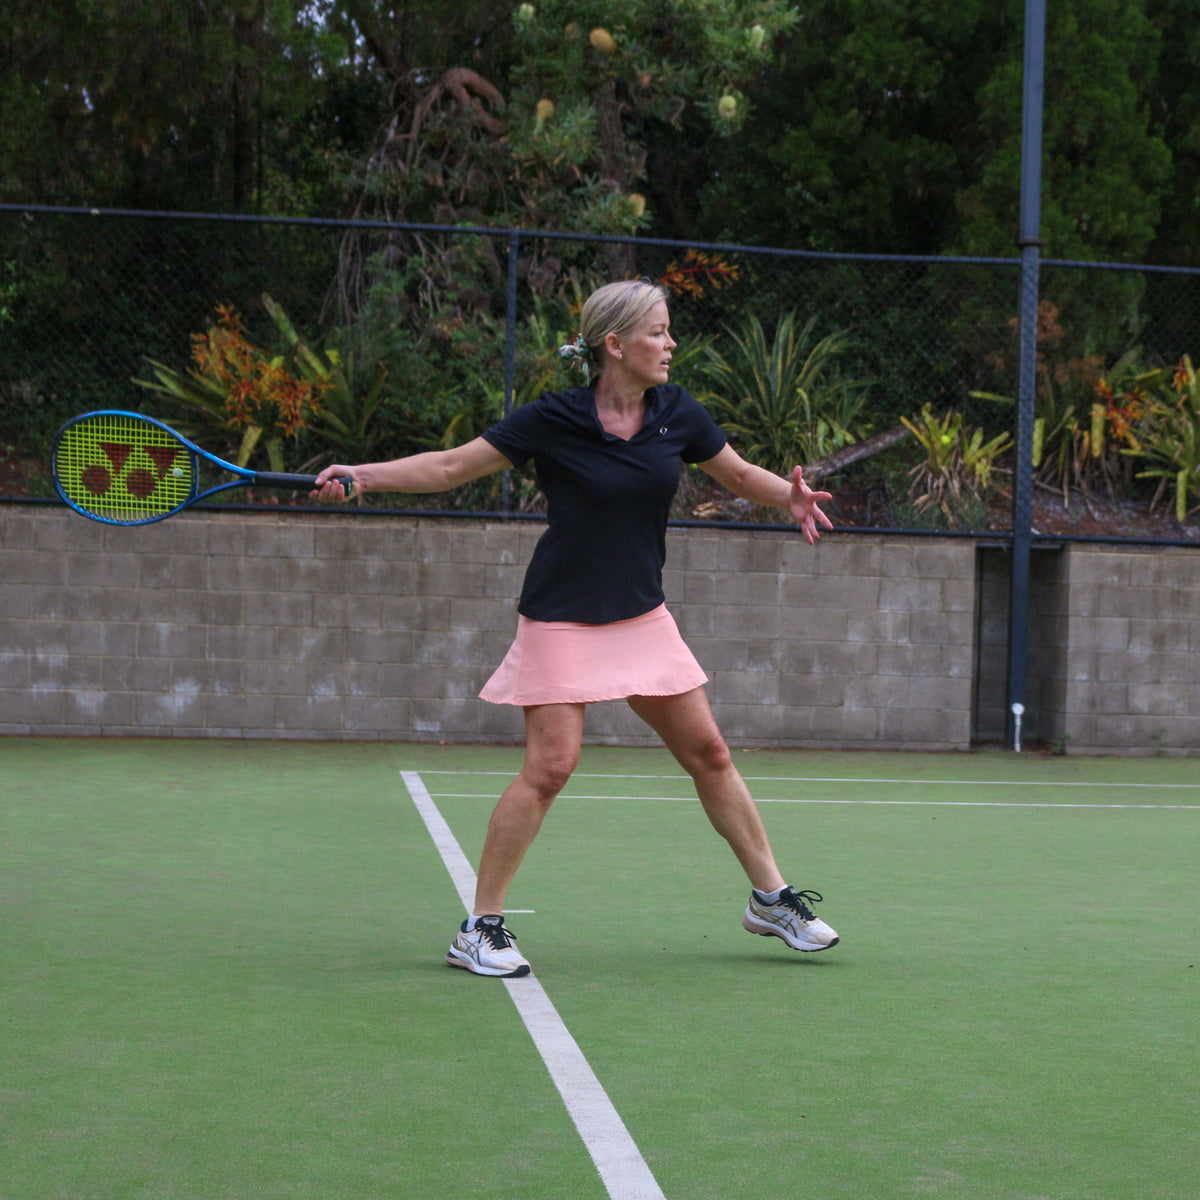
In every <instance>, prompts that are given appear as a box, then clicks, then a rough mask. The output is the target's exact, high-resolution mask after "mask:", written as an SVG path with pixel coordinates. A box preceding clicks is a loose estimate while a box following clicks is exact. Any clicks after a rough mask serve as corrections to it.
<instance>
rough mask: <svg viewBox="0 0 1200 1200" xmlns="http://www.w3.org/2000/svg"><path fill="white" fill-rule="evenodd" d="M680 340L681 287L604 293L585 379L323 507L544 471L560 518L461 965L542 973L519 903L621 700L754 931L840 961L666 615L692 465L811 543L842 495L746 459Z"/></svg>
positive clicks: (503, 669)
mask: <svg viewBox="0 0 1200 1200" xmlns="http://www.w3.org/2000/svg"><path fill="white" fill-rule="evenodd" d="M675 344H676V343H675V341H674V340H673V339H672V337H671V332H670V316H669V313H668V311H667V301H666V293H665V292H664V291H663V290H662V289H661V288H659V287H657V286H656V285H654V284H651V283H646V282H643V281H637V280H631V281H623V282H619V283H610V284H607V285H606V286H604V287H602V288H600V289H599V290H598V291H596V292H594V293H593V294H592V295H591V296H590V297H589V298H588V300H587V301H586V302H585V304H584V306H583V309H582V311H581V313H580V334H579V337H578V338H577V340H576V341H575V342H574V343H573V344H572V345H570V346H564V347H563V350H562V353H563V355H564V357H572V358H574V359H576V361H577V362H578V363H579V364H580V365H581V366H582V367H583V368H584V374H585V380H586V381H587V382H586V385H585V386H583V387H574V388H571V389H569V390H568V391H566V392H563V393H547V394H545V395H543V396H541V397H540V398H539V399H538V400H536V401H534V402H532V403H530V404H526V405H524V406H522V407H521V408H519V409H517V410H516V411H515V412H513V413H512V414H510V415H509V416H507V417H505V418H504V420H502V421H500V422H499V423H498V424H497V425H495V426H493V427H492V428H491V429H489V430H488V431H487V432H486V433H485V434H483V436H482V437H478V438H476V439H475V440H474V441H471V442H468V443H466V444H465V445H463V446H458V447H456V448H454V449H452V450H441V451H434V452H430V453H425V454H416V455H412V456H411V457H408V458H401V459H396V460H395V461H393V462H386V463H371V464H366V465H360V466H345V465H342V464H340V463H339V464H334V465H332V466H329V467H326V468H325V470H324V471H322V472H321V473H320V475H318V476H317V482H316V490H315V491H314V492H313V495H314V496H316V497H318V498H320V499H321V500H327V501H330V500H338V499H342V498H343V490H342V488H341V486H340V485H339V484H337V483H336V482H333V480H334V477H335V476H345V475H349V476H351V478H352V479H353V490H355V491H357V492H359V493H363V492H372V491H387V492H441V491H448V490H449V489H451V488H454V487H457V486H458V485H460V484H463V483H467V482H469V481H470V480H472V479H478V478H480V477H481V476H484V475H488V474H491V473H493V472H496V471H503V470H505V469H506V468H508V467H520V466H522V465H523V464H524V463H525V462H527V461H529V460H532V461H533V463H534V465H535V467H536V470H537V476H538V482H539V485H540V486H541V488H542V491H543V492H544V493H545V495H546V498H547V501H548V508H549V523H548V527H547V529H546V532H545V533H544V534H543V535H542V537H541V539H540V540H539V542H538V544H537V547H536V548H535V550H534V553H533V557H532V560H531V562H530V564H529V568H528V570H527V572H526V576H525V582H524V586H523V589H522V592H521V600H520V604H519V606H518V613H519V617H518V627H517V635H516V639H515V641H514V642H513V645H512V648H511V649H510V650H509V653H508V655H507V656H506V658H505V660H504V662H503V663H501V665H500V667H499V668H498V669H497V670H496V672H495V674H494V675H493V676H492V677H491V679H490V680H488V682H487V684H486V685H485V687H484V689H483V691H482V692H481V693H480V695H481V696H482V697H483V699H485V700H488V701H491V702H492V703H496V704H518V705H521V706H522V707H523V709H524V711H525V729H526V747H525V760H524V764H523V766H522V768H521V771H520V774H519V775H517V777H516V778H515V779H514V780H513V781H512V783H511V784H509V786H508V788H507V789H506V790H505V791H504V794H503V795H502V796H501V797H500V800H499V802H498V803H497V805H496V807H495V810H494V811H493V813H492V817H491V820H490V822H489V824H488V829H487V837H486V839H485V841H484V846H483V852H482V855H481V857H480V862H479V875H478V881H477V887H476V893H475V904H474V907H473V911H472V915H471V916H470V917H468V918H467V920H465V921H464V922H463V924H462V927H461V928H460V930H459V932H458V935H457V937H456V938H455V940H454V943H453V944H452V945H451V947H450V950H449V953H448V954H447V957H446V961H447V963H449V964H450V965H451V966H455V967H462V968H464V969H466V970H468V971H473V972H474V973H475V974H477V975H491V976H502V977H513V976H520V975H527V974H528V973H529V964H528V962H527V961H526V960H525V959H524V958H523V957H521V955H520V953H519V952H518V951H517V949H516V947H515V945H514V941H515V935H514V934H513V933H512V932H511V931H510V930H509V929H508V928H507V927H506V926H505V924H504V917H503V913H504V897H505V894H506V892H507V890H508V886H509V884H510V883H511V882H512V879H513V876H514V875H515V874H516V871H517V868H518V867H519V866H520V864H521V860H522V858H523V857H524V855H525V852H526V850H528V848H529V846H530V844H531V843H532V842H533V839H534V837H535V836H536V834H537V832H538V829H539V828H540V827H541V824H542V820H543V818H544V817H545V816H546V813H547V812H548V811H549V808H550V805H551V804H552V803H553V802H554V800H555V798H556V797H557V796H558V794H559V792H560V791H561V790H562V788H563V787H564V786H565V784H566V782H567V780H568V779H569V778H570V776H571V773H572V772H573V771H574V769H575V766H576V763H577V762H578V760H579V751H580V746H581V744H582V740H583V721H584V712H585V709H586V706H587V705H588V704H590V703H593V702H596V701H600V700H612V699H624V700H626V701H627V703H628V704H629V706H630V707H631V708H632V709H633V711H634V712H635V713H637V715H638V716H639V717H641V718H642V720H643V721H645V722H646V723H647V724H648V725H649V726H650V727H651V728H652V729H653V730H654V731H655V732H656V733H657V734H658V735H659V736H660V737H661V738H662V740H663V742H664V743H665V744H666V746H667V747H668V749H669V750H670V751H671V753H672V754H673V755H674V756H675V758H676V759H677V760H678V762H679V763H680V765H681V766H682V767H683V768H684V769H685V770H686V771H687V772H688V774H689V775H690V776H691V777H692V780H693V782H694V783H695V787H696V792H697V794H698V795H699V797H700V801H701V803H702V805H703V806H704V811H705V813H706V814H707V816H708V819H709V820H710V821H711V822H712V825H713V827H714V828H715V829H716V831H717V832H718V833H719V834H721V836H722V837H724V838H725V839H726V841H728V842H729V845H730V847H731V848H732V850H733V852H734V854H735V856H736V857H737V859H738V862H739V863H740V864H741V866H742V868H743V870H744V871H745V872H746V875H747V876H748V878H749V880H750V884H751V887H752V891H751V895H750V901H749V904H748V905H747V908H746V911H745V914H744V916H743V919H742V924H743V926H744V927H745V928H746V929H747V930H749V931H750V932H751V933H759V934H762V935H764V936H774V937H779V938H782V939H783V940H784V941H785V942H786V943H787V944H788V945H789V946H791V947H792V948H793V949H796V950H803V951H813V950H825V949H828V948H829V947H830V946H833V945H835V944H836V943H837V940H838V938H837V934H836V933H834V931H833V930H832V929H831V928H830V927H829V926H828V925H826V924H825V922H823V921H821V920H819V919H818V918H817V917H816V916H815V915H814V913H813V912H812V909H811V908H810V907H809V904H810V903H813V902H816V901H819V900H820V899H821V897H820V895H819V894H817V893H815V892H804V891H795V890H793V889H792V888H790V887H788V886H787V884H786V883H785V881H784V878H783V876H782V875H781V874H780V873H779V868H778V866H777V865H776V863H775V859H774V856H773V855H772V852H771V847H770V844H769V843H768V841H767V836H766V832H765V831H764V829H763V825H762V821H761V819H760V818H759V814H758V810H757V808H756V807H755V804H754V800H753V799H752V797H751V795H750V792H749V790H748V788H747V787H746V784H745V782H744V781H743V780H742V777H741V775H740V774H739V773H738V771H737V768H736V767H735V766H734V764H733V760H732V758H731V756H730V753H729V750H728V748H727V747H726V745H725V741H724V739H723V737H722V736H721V732H720V730H719V729H718V728H717V725H716V721H715V720H714V719H713V715H712V712H711V710H710V708H709V704H708V698H707V696H706V695H705V692H704V688H703V684H704V683H706V682H707V677H706V676H705V674H704V672H703V670H702V669H701V668H700V666H699V664H698V663H697V662H696V660H695V658H694V657H693V656H692V654H691V652H690V651H689V650H688V648H687V646H686V645H685V644H684V642H683V639H682V638H681V637H680V635H679V632H678V630H677V629H676V627H675V622H674V620H673V619H672V618H671V616H670V614H669V613H668V612H667V610H666V607H665V605H664V598H663V591H662V567H663V562H664V560H665V557H666V528H667V517H668V512H669V510H670V506H671V501H672V498H673V497H674V494H675V490H676V488H677V487H678V484H679V470H680V463H681V462H687V463H695V464H696V465H698V466H699V467H700V468H701V470H703V471H705V472H707V473H708V474H709V475H710V476H712V478H713V479H715V480H716V481H717V482H718V483H720V484H722V485H723V486H724V487H726V488H727V489H728V490H729V491H731V492H733V493H735V494H736V495H738V496H741V497H743V498H745V499H747V500H750V501H752V502H753V503H755V504H763V505H770V506H772V507H775V508H780V509H783V510H785V511H788V512H790V513H791V514H792V516H793V517H794V518H795V519H796V521H797V522H798V524H799V526H800V530H801V532H802V533H803V534H804V536H805V539H806V540H807V541H808V543H809V545H812V544H813V542H815V541H816V539H817V538H818V537H819V536H820V534H819V532H818V530H817V524H818V522H819V523H820V524H821V525H823V526H824V527H825V528H826V529H831V528H832V527H833V526H832V524H831V523H830V521H829V519H828V518H827V517H826V516H825V514H824V513H823V512H822V511H821V508H820V504H821V502H823V501H825V500H828V499H830V498H831V497H830V494H829V493H828V492H814V491H812V490H811V489H810V488H809V487H808V485H807V484H805V482H804V479H803V476H802V473H801V469H800V467H796V469H795V470H794V471H793V473H792V478H791V479H790V480H787V479H782V478H780V477H779V476H777V475H774V474H772V473H771V472H769V471H765V470H763V469H762V468H760V467H756V466H752V465H751V464H749V463H747V462H745V461H744V460H743V459H742V458H741V457H740V456H739V455H738V454H737V453H736V451H734V450H733V448H732V447H731V446H730V445H729V444H728V442H727V441H726V438H725V435H724V434H723V433H722V432H721V430H720V429H719V428H718V427H717V425H716V424H715V423H714V422H713V420H712V418H711V417H710V416H709V415H708V414H707V413H706V412H705V410H704V409H703V408H702V407H701V406H700V405H699V404H698V403H697V402H696V401H695V400H694V399H693V398H692V397H691V396H689V395H688V394H687V392H685V391H684V390H683V389H682V388H680V387H677V386H675V385H672V384H669V383H668V382H667V377H668V375H669V373H670V365H671V351H672V350H673V349H674V348H675Z"/></svg>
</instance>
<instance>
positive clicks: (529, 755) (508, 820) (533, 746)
mask: <svg viewBox="0 0 1200 1200" xmlns="http://www.w3.org/2000/svg"><path fill="white" fill-rule="evenodd" d="M584 711H585V710H584V705H582V704H539V705H535V706H532V707H529V708H526V709H525V763H524V765H523V766H522V768H521V773H520V774H519V775H518V776H517V777H516V779H514V780H513V781H512V783H510V784H509V785H508V787H507V788H505V790H504V794H503V795H502V796H501V797H500V799H499V801H498V802H497V804H496V807H495V809H493V810H492V818H491V820H490V821H489V822H488V829H487V837H486V838H485V839H484V843H483V853H482V854H481V855H480V859H479V877H478V881H477V883H476V885H475V907H474V909H473V910H472V911H473V913H474V914H475V915H476V916H487V915H492V914H494V915H497V916H499V915H500V914H502V913H503V912H504V897H505V894H506V893H507V891H508V885H509V884H510V883H511V882H512V880H513V876H514V875H516V873H517V868H518V867H519V866H520V865H521V860H522V859H523V858H524V857H525V851H526V850H528V849H529V847H530V845H531V844H532V843H533V839H534V838H535V837H536V836H537V832H538V830H539V829H540V828H541V827H542V821H543V819H544V818H545V816H546V813H547V812H549V811H550V805H551V804H553V803H554V800H555V798H556V797H557V796H558V793H559V792H560V791H562V789H563V787H564V786H565V785H566V782H567V780H568V779H570V778H571V772H572V771H574V770H575V764H576V763H578V762H579V747H580V745H581V744H582V742H583V714H584Z"/></svg>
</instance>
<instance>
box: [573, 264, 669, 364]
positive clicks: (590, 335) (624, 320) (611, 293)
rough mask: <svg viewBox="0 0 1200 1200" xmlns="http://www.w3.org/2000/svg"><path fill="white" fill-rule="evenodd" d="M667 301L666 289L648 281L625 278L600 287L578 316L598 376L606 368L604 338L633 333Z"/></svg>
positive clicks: (587, 300) (580, 333) (589, 298)
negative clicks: (660, 304)
mask: <svg viewBox="0 0 1200 1200" xmlns="http://www.w3.org/2000/svg"><path fill="white" fill-rule="evenodd" d="M660 301H661V302H662V303H663V304H665V303H666V302H667V290H666V288H664V287H661V286H659V285H658V284H657V283H651V282H650V281H649V280H648V279H622V280H619V281H618V282H616V283H606V284H605V285H604V286H603V287H601V288H597V289H596V290H595V291H594V292H593V293H592V294H591V295H590V296H589V297H588V298H587V299H586V300H585V301H584V302H583V308H582V309H581V310H580V313H579V336H580V337H581V338H582V339H583V341H584V342H585V343H586V344H587V348H588V358H589V359H590V360H591V361H592V362H593V363H595V364H596V367H595V373H596V374H597V375H598V374H599V373H600V371H601V370H602V369H603V367H604V339H605V338H606V337H608V335H609V334H610V333H615V334H616V335H617V336H618V337H626V336H628V335H629V334H631V333H632V332H633V331H634V330H635V329H636V328H637V327H638V326H639V325H640V324H641V323H642V319H643V318H644V317H645V315H646V314H647V313H648V312H649V311H650V310H651V309H652V308H653V307H654V306H655V305H656V304H658V303H659V302H660Z"/></svg>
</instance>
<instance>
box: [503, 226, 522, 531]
mask: <svg viewBox="0 0 1200 1200" xmlns="http://www.w3.org/2000/svg"><path fill="white" fill-rule="evenodd" d="M520 244H521V242H520V234H519V233H517V231H516V230H515V229H514V230H510V231H509V235H508V287H507V297H506V299H507V304H506V308H505V322H504V415H505V416H506V417H507V416H508V414H509V413H510V412H512V405H513V385H514V383H515V381H516V371H517V251H518V249H519V247H520ZM511 477H512V472H511V471H505V472H504V478H503V482H502V483H501V506H502V508H503V510H504V512H506V513H508V512H512V478H511Z"/></svg>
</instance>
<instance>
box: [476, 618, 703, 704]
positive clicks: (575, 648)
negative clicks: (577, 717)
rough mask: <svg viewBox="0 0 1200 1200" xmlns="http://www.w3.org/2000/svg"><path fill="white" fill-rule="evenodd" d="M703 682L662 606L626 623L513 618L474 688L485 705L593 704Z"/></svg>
mask: <svg viewBox="0 0 1200 1200" xmlns="http://www.w3.org/2000/svg"><path fill="white" fill-rule="evenodd" d="M707 682H708V676H707V675H705V674H704V671H703V669H702V668H701V666H700V664H699V663H698V662H697V661H696V659H695V657H694V656H693V654H692V652H691V651H690V650H689V649H688V648H687V644H686V643H685V642H684V640H683V638H682V637H681V636H680V633H679V629H678V628H677V627H676V625H675V618H674V617H672V616H671V614H670V613H669V612H667V606H666V605H665V604H661V605H659V607H658V608H655V609H652V610H651V611H650V612H648V613H645V614H643V615H642V616H640V617H633V618H632V619H630V620H628V621H613V622H611V623H609V624H606V625H579V624H576V623H575V622H574V621H531V620H530V619H529V618H528V617H519V618H518V619H517V636H516V639H515V640H514V641H513V644H512V646H511V647H510V649H509V651H508V654H507V655H505V657H504V661H503V662H502V663H501V664H500V665H499V667H497V668H496V671H495V673H494V674H493V675H492V677H491V679H489V680H488V681H487V683H486V684H485V685H484V688H483V691H481V692H480V693H479V695H480V697H481V698H482V699H484V700H488V701H490V702H491V703H492V704H520V705H528V704H593V703H595V702H597V701H600V700H620V699H622V698H624V697H625V696H676V695H678V694H679V693H681V692H690V691H692V690H693V688H698V687H699V686H700V685H701V684H703V683H707Z"/></svg>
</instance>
